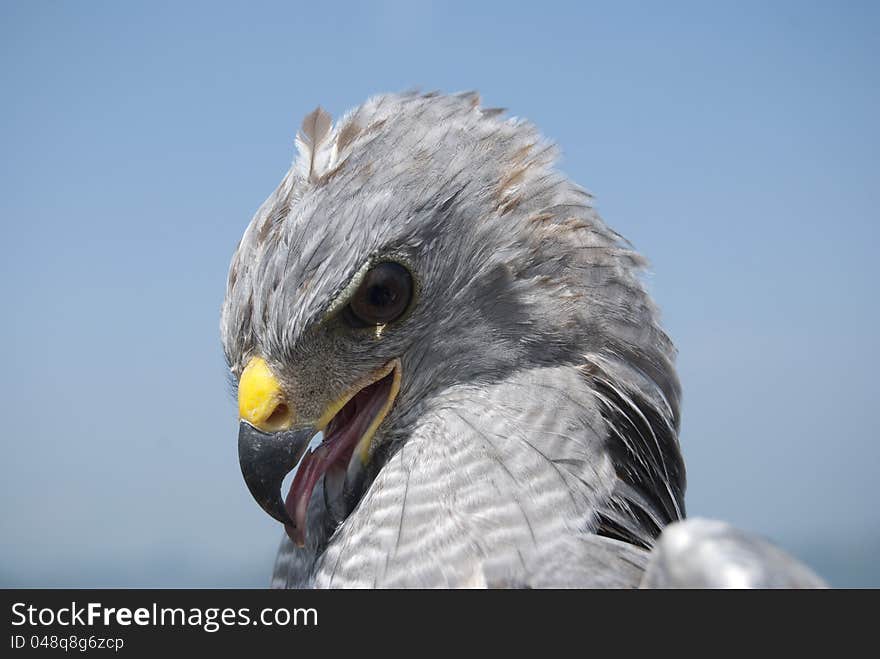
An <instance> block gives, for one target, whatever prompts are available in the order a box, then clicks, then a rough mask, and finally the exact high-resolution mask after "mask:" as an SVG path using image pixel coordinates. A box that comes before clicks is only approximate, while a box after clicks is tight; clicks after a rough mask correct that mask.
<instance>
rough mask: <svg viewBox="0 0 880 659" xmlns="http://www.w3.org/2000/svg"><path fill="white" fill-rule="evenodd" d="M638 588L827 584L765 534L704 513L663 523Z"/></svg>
mask: <svg viewBox="0 0 880 659" xmlns="http://www.w3.org/2000/svg"><path fill="white" fill-rule="evenodd" d="M642 587H643V588H827V584H826V583H825V582H824V581H823V580H822V579H821V578H820V577H819V576H817V575H816V574H815V573H814V572H813V571H812V570H810V568H808V567H807V566H806V565H804V564H803V563H801V562H800V561H798V560H796V559H795V558H793V557H791V556H789V555H788V554H786V553H785V552H784V551H782V550H781V549H779V548H778V547H776V546H774V545H772V544H770V543H769V542H767V541H766V540H763V539H761V538H758V537H756V536H754V535H750V534H748V533H745V532H744V531H741V530H739V529H735V528H734V527H732V526H730V525H729V524H725V523H724V522H719V521H715V520H707V519H689V520H686V521H683V522H678V523H676V524H671V525H670V526H668V527H666V529H665V530H664V531H663V534H662V535H661V536H660V540H659V542H658V543H657V547H656V548H655V549H654V551H653V552H652V554H651V559H650V562H649V563H648V566H647V569H646V571H645V576H644V578H643V580H642Z"/></svg>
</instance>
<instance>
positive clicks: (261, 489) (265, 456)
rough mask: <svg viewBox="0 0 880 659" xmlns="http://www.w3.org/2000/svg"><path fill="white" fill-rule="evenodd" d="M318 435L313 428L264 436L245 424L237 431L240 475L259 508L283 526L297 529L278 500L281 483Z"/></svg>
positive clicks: (280, 498)
mask: <svg viewBox="0 0 880 659" xmlns="http://www.w3.org/2000/svg"><path fill="white" fill-rule="evenodd" d="M316 433H317V431H316V430H315V429H314V428H305V429H302V430H285V431H282V432H273V433H266V432H262V431H260V430H257V429H256V428H254V427H253V426H252V425H251V424H249V423H247V422H246V421H242V422H241V423H240V424H239V427H238V462H239V464H240V465H241V474H242V476H244V482H245V483H247V486H248V489H249V490H250V491H251V495H253V497H254V499H256V501H257V503H258V504H260V507H261V508H262V509H263V510H265V511H266V512H267V513H269V514H270V515H271V516H272V517H274V518H275V519H277V520H278V521H279V522H281V523H282V524H289V525H290V526H292V527H294V528H295V527H296V523H295V522H294V521H293V520H292V519H291V518H290V515H288V514H287V509H286V508H285V507H284V499H283V498H282V497H281V483H282V482H283V481H284V477H285V476H287V474H289V473H290V472H291V471H293V468H294V467H296V465H297V464H298V463H299V461H300V459H301V458H302V456H303V454H304V453H305V452H306V449H307V448H308V446H309V442H310V441H311V440H312V437H314V436H315V434H316Z"/></svg>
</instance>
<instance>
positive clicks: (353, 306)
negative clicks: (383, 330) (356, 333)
mask: <svg viewBox="0 0 880 659" xmlns="http://www.w3.org/2000/svg"><path fill="white" fill-rule="evenodd" d="M412 292H413V282H412V277H411V276H410V274H409V270H407V269H406V268H404V267H403V266H402V265H400V264H399V263H392V262H391V261H384V262H382V263H377V264H376V265H375V266H373V268H372V269H371V270H370V271H369V272H368V273H367V274H366V276H365V277H364V280H363V281H362V282H361V285H360V286H359V287H358V289H357V291H355V294H354V295H353V296H352V298H351V301H350V302H349V303H348V307H346V310H345V314H344V316H345V319H346V321H347V322H348V324H349V325H352V326H353V327H368V326H370V325H384V324H386V323H390V322H392V321H394V320H397V319H398V318H400V316H402V315H403V312H404V311H406V308H407V307H408V306H409V302H410V300H411V299H412Z"/></svg>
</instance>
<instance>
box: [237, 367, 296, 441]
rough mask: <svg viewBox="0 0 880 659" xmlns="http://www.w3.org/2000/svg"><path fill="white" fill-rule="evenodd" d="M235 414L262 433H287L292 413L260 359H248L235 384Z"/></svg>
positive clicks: (273, 377)
mask: <svg viewBox="0 0 880 659" xmlns="http://www.w3.org/2000/svg"><path fill="white" fill-rule="evenodd" d="M238 415H239V417H240V418H241V419H242V420H243V421H247V422H248V423H250V424H251V425H252V426H254V427H255V428H258V429H259V430H263V431H265V432H276V431H279V430H287V429H288V428H290V426H291V425H292V424H293V412H292V410H291V409H290V407H289V406H288V405H287V404H286V403H285V400H284V392H283V391H282V390H281V384H280V383H279V382H278V379H277V378H276V377H275V375H274V374H273V373H272V371H271V370H270V369H269V365H268V364H267V363H266V360H264V359H263V358H262V357H254V358H253V359H251V360H250V361H249V362H248V364H247V366H245V369H244V371H243V372H242V374H241V379H240V380H239V383H238Z"/></svg>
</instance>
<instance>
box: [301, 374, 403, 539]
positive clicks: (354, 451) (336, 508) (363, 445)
mask: <svg viewBox="0 0 880 659" xmlns="http://www.w3.org/2000/svg"><path fill="white" fill-rule="evenodd" d="M399 389H400V362H399V360H397V359H395V360H392V361H391V362H389V363H388V364H386V365H385V366H383V367H382V368H381V369H379V370H378V371H377V372H375V373H373V374H372V375H371V376H370V377H369V378H368V379H367V380H366V381H365V382H361V383H359V385H358V386H355V387H353V388H352V389H351V390H350V391H349V392H348V393H347V394H346V395H345V396H343V397H342V398H341V399H340V401H338V402H337V404H336V405H333V406H331V408H330V409H331V410H333V409H337V410H338V411H336V412H335V414H333V416H332V418H330V419H329V421H328V422H327V423H326V425H325V426H323V433H324V438H323V441H322V442H321V444H320V445H319V446H318V447H317V448H315V449H314V450H313V451H312V452H310V453H306V454H305V455H304V456H303V458H302V460H301V461H300V463H299V466H298V467H297V470H296V474H295V476H294V478H293V484H292V485H291V486H290V492H289V493H288V494H287V498H286V499H285V502H284V507H285V508H286V510H287V514H288V515H289V516H290V518H291V519H292V520H293V521H294V522H295V524H296V525H295V526H291V525H289V524H287V525H285V529H286V531H287V534H288V536H290V539H291V540H293V541H294V542H295V543H296V544H297V545H298V546H300V547H302V546H303V545H304V544H305V537H306V517H307V514H308V507H309V501H310V500H311V498H312V492H313V491H314V489H315V485H316V484H317V483H318V481H319V480H320V479H321V476H324V499H325V503H326V505H327V511H328V513H329V514H330V515H331V516H332V517H333V518H334V519H335V520H336V521H337V522H341V521H342V520H343V519H345V517H346V516H347V515H348V513H350V512H351V509H352V508H353V507H354V506H355V505H356V504H357V499H358V498H359V497H360V495H361V494H362V492H361V488H362V485H363V475H364V473H363V472H364V466H365V465H366V463H367V461H368V460H369V458H370V452H371V448H372V447H371V441H372V439H373V435H375V434H376V430H377V429H378V428H379V425H380V424H381V423H382V421H383V420H384V419H385V417H386V416H387V415H388V412H389V411H391V406H392V405H393V404H394V399H395V398H396V397H397V392H398V391H399ZM319 427H320V424H319Z"/></svg>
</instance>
